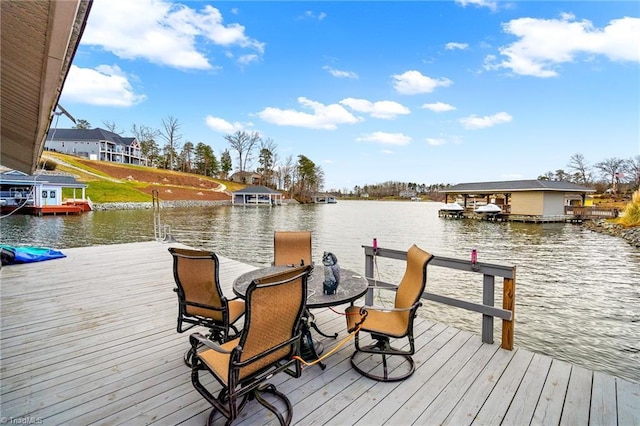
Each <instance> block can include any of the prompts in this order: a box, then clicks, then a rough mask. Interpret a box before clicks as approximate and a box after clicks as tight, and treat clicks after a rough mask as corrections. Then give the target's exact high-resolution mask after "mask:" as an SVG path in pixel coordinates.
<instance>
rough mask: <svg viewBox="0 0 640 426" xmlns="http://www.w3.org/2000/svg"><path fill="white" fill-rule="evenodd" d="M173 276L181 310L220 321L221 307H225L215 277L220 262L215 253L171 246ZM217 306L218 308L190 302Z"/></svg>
mask: <svg viewBox="0 0 640 426" xmlns="http://www.w3.org/2000/svg"><path fill="white" fill-rule="evenodd" d="M169 252H170V253H171V255H172V256H173V278H174V280H175V282H176V285H177V287H178V298H179V302H180V312H181V313H186V314H188V315H199V316H203V317H207V318H212V319H214V320H219V321H222V320H223V314H222V311H221V309H223V308H226V298H225V297H224V296H223V293H222V289H221V288H220V281H219V278H218V272H219V265H220V263H219V261H218V256H216V254H215V253H213V252H209V251H201V250H191V249H183V248H176V247H171V248H169ZM194 303H195V304H199V305H204V306H210V307H216V308H218V310H213V309H207V308H206V307H201V306H194V305H193V304H194Z"/></svg>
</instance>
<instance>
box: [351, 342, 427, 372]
mask: <svg viewBox="0 0 640 426" xmlns="http://www.w3.org/2000/svg"><path fill="white" fill-rule="evenodd" d="M380 337H382V336H380ZM362 355H373V357H370V356H368V357H367V358H362V359H358V358H361V356H362ZM375 355H380V356H381V357H382V363H381V364H382V374H376V373H375V370H376V368H377V369H378V370H379V369H380V363H379V362H377V361H375V358H374V357H375ZM396 358H398V359H401V361H400V362H399V363H398V364H397V365H393V366H391V368H390V366H389V363H388V361H389V360H392V359H396ZM367 359H369V360H374V362H373V363H368V364H367V363H366V362H365V361H367ZM351 366H352V367H353V369H354V370H356V371H357V372H358V373H360V374H362V375H363V376H365V377H368V378H370V379H373V380H377V381H380V382H397V381H400V380H404V379H406V378H408V377H409V376H411V375H412V374H413V373H414V371H415V363H414V361H413V358H412V357H411V356H410V355H408V354H406V353H402V351H400V350H398V349H396V348H394V347H392V346H391V344H390V343H389V339H388V338H386V337H382V338H379V339H378V340H377V341H376V343H375V344H372V345H368V346H362V347H360V346H359V345H358V344H357V343H356V351H354V352H353V355H351ZM367 367H368V368H367ZM396 371H405V372H404V373H401V374H398V375H392V374H393V373H394V372H396Z"/></svg>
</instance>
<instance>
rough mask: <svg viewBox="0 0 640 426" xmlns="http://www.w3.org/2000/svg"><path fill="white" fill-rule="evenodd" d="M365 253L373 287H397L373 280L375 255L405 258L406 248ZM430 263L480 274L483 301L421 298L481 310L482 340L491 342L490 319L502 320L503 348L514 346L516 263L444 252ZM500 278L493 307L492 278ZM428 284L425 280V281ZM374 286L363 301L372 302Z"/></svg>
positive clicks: (367, 249) (366, 249) (367, 248)
mask: <svg viewBox="0 0 640 426" xmlns="http://www.w3.org/2000/svg"><path fill="white" fill-rule="evenodd" d="M362 248H363V249H364V253H365V275H366V277H367V279H368V280H369V283H370V284H375V287H382V288H390V289H396V288H397V285H395V284H390V283H386V282H381V281H379V280H374V278H373V275H374V257H376V256H377V257H384V258H389V259H396V260H403V261H406V260H407V252H406V251H402V250H393V249H385V248H381V247H378V248H377V249H376V250H375V252H374V248H373V247H372V246H362ZM429 266H438V267H444V268H450V269H455V270H459V271H466V272H470V273H474V274H482V303H474V302H469V301H466V300H461V299H456V298H453V297H448V296H443V295H439V294H434V293H429V292H424V293H422V298H423V299H425V300H430V301H433V302H437V303H442V304H445V305H449V306H453V307H456V308H462V309H465V310H468V311H473V312H478V313H481V314H482V341H483V342H484V343H493V325H494V324H493V319H494V318H500V319H501V320H502V343H501V347H502V348H503V349H508V350H512V349H513V334H514V313H515V293H516V267H515V266H514V265H499V264H493V263H486V262H471V261H469V260H462V259H456V258H451V257H444V256H434V257H433V259H432V260H431V262H430V263H429ZM496 277H502V278H503V289H502V308H497V307H495V306H494V305H495V278H496ZM427 285H428V282H427ZM375 287H373V286H370V287H369V291H368V292H367V295H366V299H365V303H366V304H367V305H373V290H374V288H375Z"/></svg>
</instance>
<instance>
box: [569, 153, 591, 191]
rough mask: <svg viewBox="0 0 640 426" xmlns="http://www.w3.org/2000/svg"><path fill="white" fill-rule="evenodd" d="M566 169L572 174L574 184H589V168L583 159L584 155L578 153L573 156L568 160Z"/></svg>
mask: <svg viewBox="0 0 640 426" xmlns="http://www.w3.org/2000/svg"><path fill="white" fill-rule="evenodd" d="M567 167H569V170H571V171H572V172H573V175H574V177H575V180H576V183H582V184H587V183H590V182H591V180H592V176H591V172H590V166H589V164H588V163H587V162H586V160H585V159H584V155H582V154H579V153H578V154H573V155H572V156H571V158H570V159H569V164H568V165H567Z"/></svg>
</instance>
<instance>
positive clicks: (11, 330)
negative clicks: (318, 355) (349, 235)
mask: <svg viewBox="0 0 640 426" xmlns="http://www.w3.org/2000/svg"><path fill="white" fill-rule="evenodd" d="M175 245H178V244H176V243H169V244H167V243H162V242H156V241H151V242H147V243H132V244H119V245H108V246H93V247H84V248H74V249H66V250H63V252H64V253H65V254H66V255H67V257H66V258H63V259H55V260H52V261H47V262H39V263H32V264H24V265H10V266H5V267H3V268H2V270H1V271H0V286H1V287H0V296H1V297H0V303H1V306H0V308H1V312H2V315H1V317H0V322H1V329H0V332H1V334H0V373H1V382H2V387H1V391H0V393H1V395H0V397H1V407H0V408H1V410H0V412H1V414H2V416H3V417H5V418H8V419H9V418H13V419H14V420H19V419H25V418H26V417H31V418H32V419H42V422H43V423H44V424H47V425H87V424H98V425H119V424H126V425H131V424H136V425H143V424H156V425H174V424H176V425H177V424H182V425H202V424H203V423H204V422H205V421H206V419H207V417H208V415H209V412H210V411H211V408H210V406H209V404H208V403H207V402H206V401H205V400H204V399H203V398H202V397H201V396H200V395H199V394H198V393H197V392H196V391H195V390H194V388H193V386H192V385H191V382H190V371H189V369H188V368H187V367H186V366H185V365H184V364H183V362H182V356H183V353H184V352H185V350H186V349H187V348H188V333H185V334H178V333H177V331H176V313H177V300H176V296H175V293H174V292H173V288H174V283H173V275H172V269H171V267H172V258H171V256H170V254H169V253H168V251H167V249H168V247H170V246H175ZM220 267H221V275H220V278H221V282H222V286H223V290H224V292H225V293H226V294H227V295H228V296H230V297H232V296H233V294H232V291H231V285H232V282H233V279H234V278H235V277H237V276H238V275H240V274H242V273H244V272H247V271H249V270H252V269H254V268H255V266H253V265H247V264H243V263H240V262H236V261H234V260H232V259H228V258H224V257H220ZM426 303H429V302H426ZM341 310H343V307H338V308H336V309H335V311H337V312H335V311H333V310H331V309H318V310H314V314H315V315H316V319H317V323H318V325H319V326H320V328H321V329H322V330H323V331H325V332H327V333H333V332H338V333H339V337H338V340H334V339H330V338H324V337H321V336H318V339H319V340H320V341H321V342H322V343H323V344H324V346H325V352H326V351H329V350H330V349H332V348H333V347H334V345H336V344H337V343H338V342H340V341H341V340H342V339H343V338H345V337H346V336H347V333H346V330H345V321H344V317H343V316H342V315H340V314H339V312H341ZM415 330H416V333H415V334H416V348H417V352H416V354H415V356H414V359H415V361H416V373H415V374H414V376H412V377H411V378H410V379H408V380H405V381H402V382H395V383H379V382H376V381H373V380H369V379H367V378H365V377H362V376H360V375H359V374H358V373H356V372H355V371H354V370H353V369H352V368H351V364H350V361H349V358H350V356H351V353H352V351H353V342H352V341H350V342H347V343H346V344H345V345H344V346H343V347H341V348H340V349H339V350H338V351H337V352H336V353H334V354H332V355H331V356H330V357H328V358H326V359H325V360H324V362H325V363H326V365H327V368H326V370H322V369H320V367H319V366H317V365H316V366H310V367H306V368H305V370H304V372H303V375H302V377H300V378H298V379H293V378H290V377H289V376H287V375H285V374H280V375H277V376H275V377H273V378H272V382H273V383H274V384H276V385H277V386H278V389H280V390H281V391H283V392H284V393H285V394H287V395H288V396H289V398H290V399H291V401H292V403H293V404H294V413H293V414H294V421H293V423H294V424H297V425H319V424H327V425H355V424H361V425H372V424H382V423H385V422H388V423H389V424H412V423H413V424H452V425H456V426H457V425H463V424H500V423H502V424H505V425H512V424H513V425H519V424H534V425H543V424H552V425H557V424H560V423H569V424H587V423H588V424H591V425H613V424H618V425H622V426H626V425H639V424H640V384H638V383H632V382H629V381H626V380H623V379H620V378H616V377H613V376H610V375H607V374H604V373H601V372H597V371H596V372H593V371H590V370H586V369H584V368H581V367H577V366H572V365H570V364H568V363H566V362H563V361H559V360H555V359H552V358H549V357H547V356H545V355H541V354H534V353H532V352H530V351H527V350H524V349H522V348H516V349H515V350H514V351H506V350H503V349H501V348H500V347H499V345H497V344H493V345H489V344H484V343H481V339H480V337H479V336H477V335H475V334H472V333H469V332H467V331H462V330H458V329H456V328H453V327H449V326H447V325H445V324H440V323H434V322H432V321H429V320H425V319H418V320H417V321H416V324H415ZM208 383H209V384H210V385H211V386H213V387H216V386H217V385H216V384H215V383H213V381H212V380H209V381H208ZM14 423H15V421H14ZM235 424H238V425H255V424H276V421H275V418H274V417H273V415H271V414H270V413H269V412H268V411H267V410H265V409H264V408H263V407H262V406H260V405H259V404H256V403H250V404H248V405H247V407H246V408H245V410H244V411H243V412H242V413H241V416H240V418H239V419H238V420H237V422H236V423H235Z"/></svg>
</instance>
